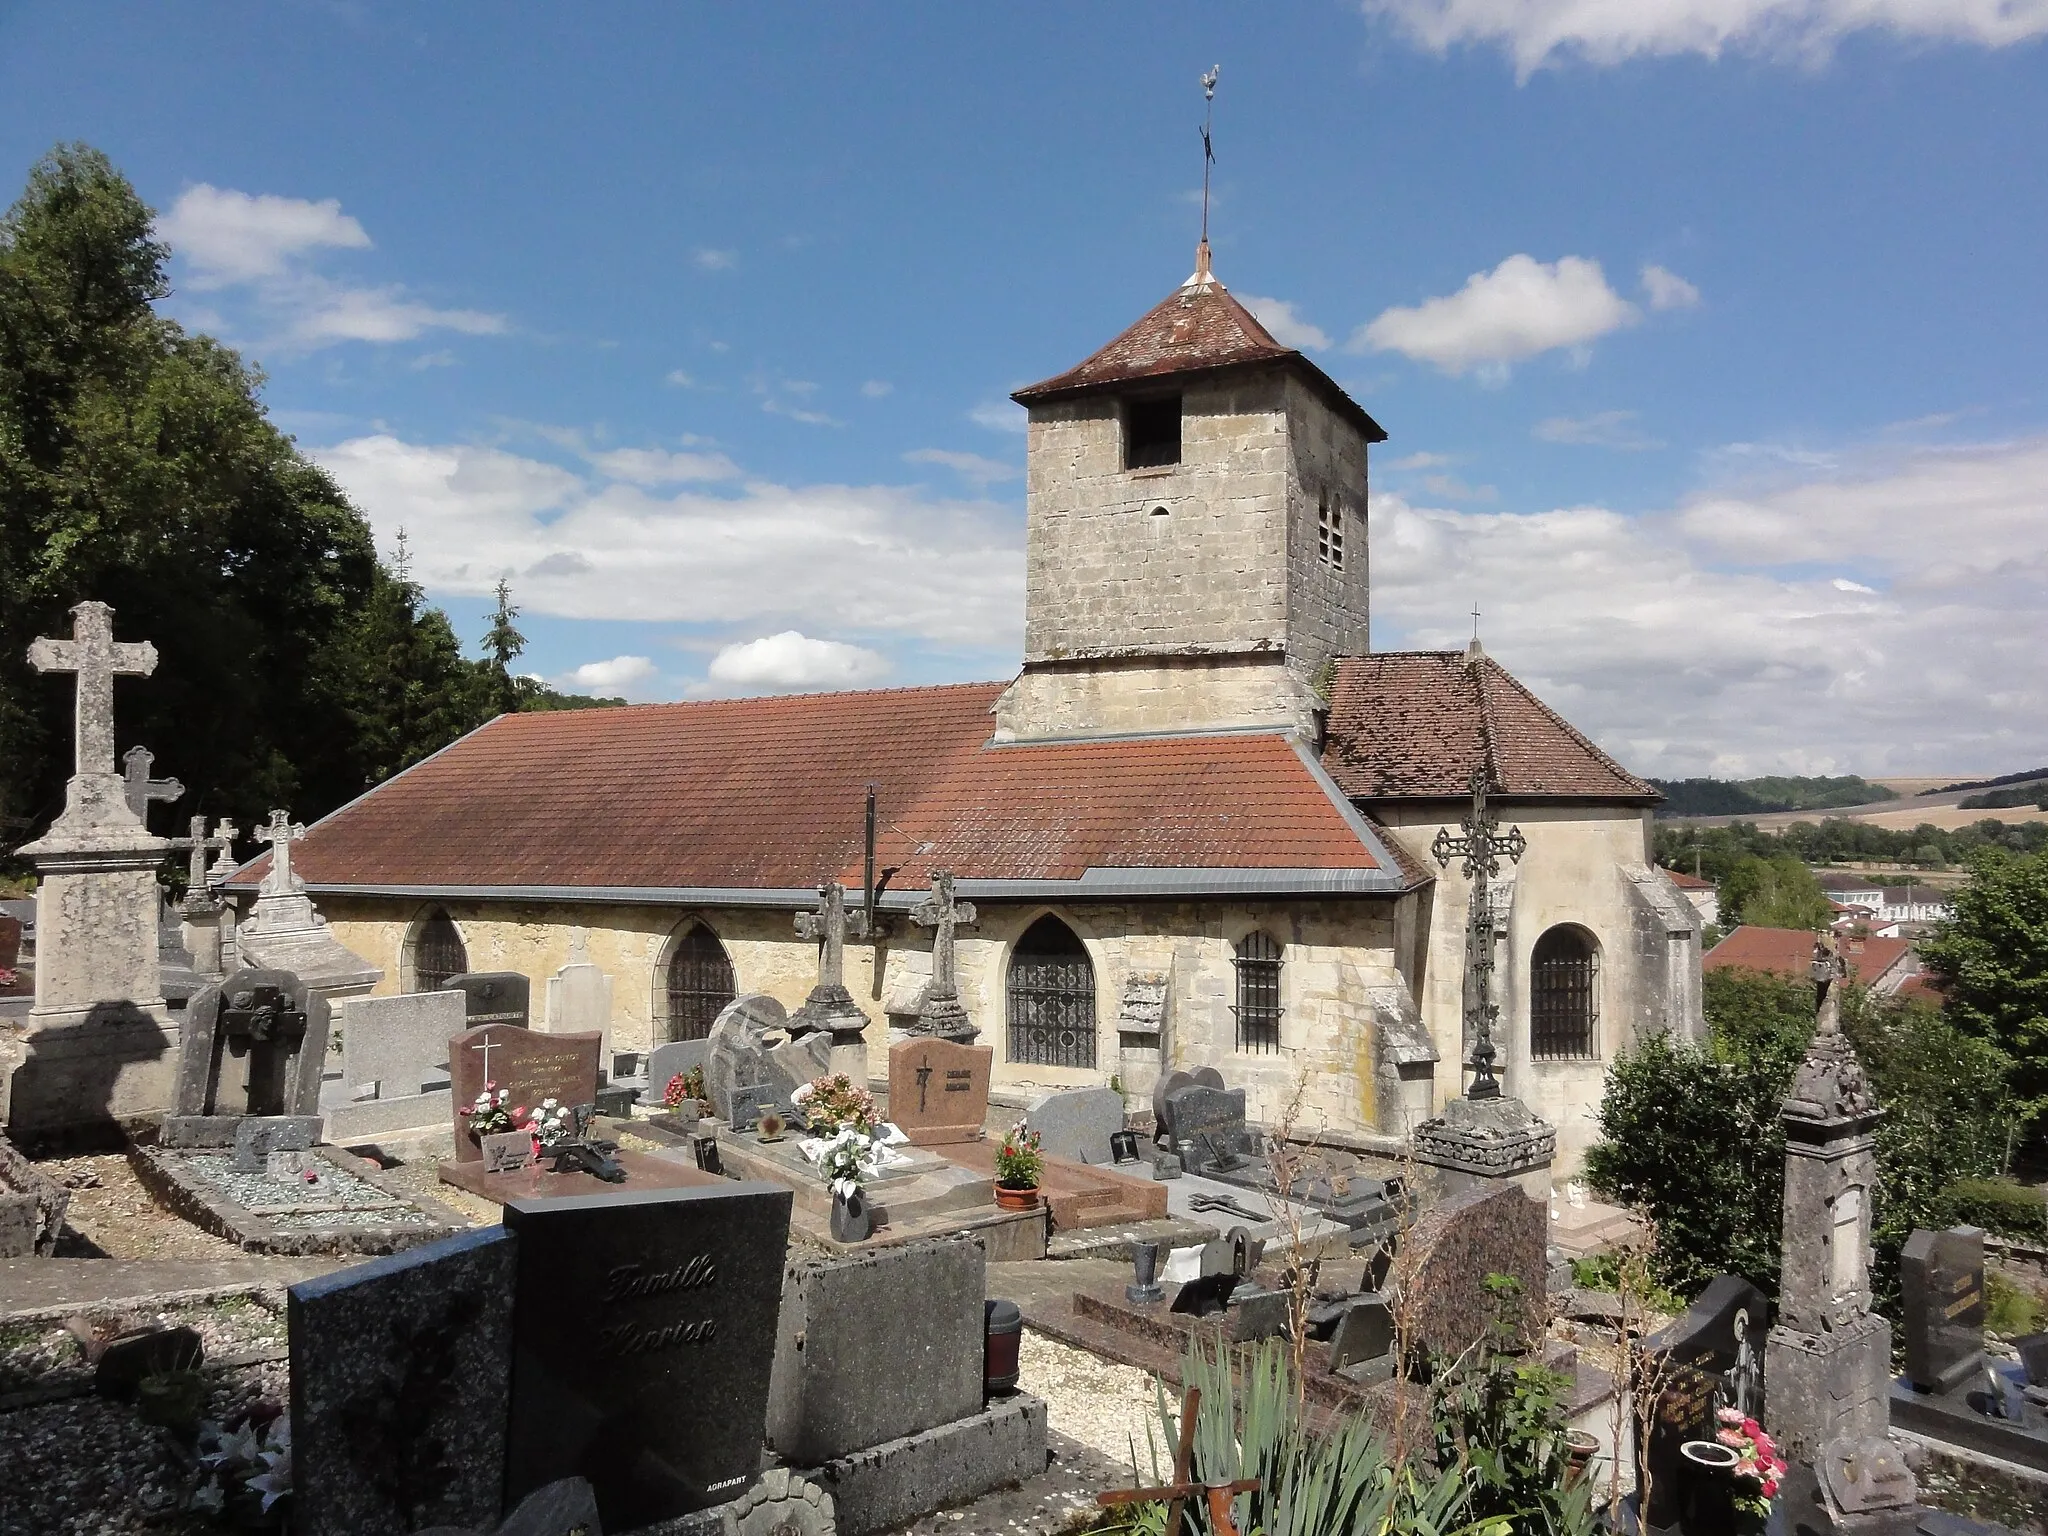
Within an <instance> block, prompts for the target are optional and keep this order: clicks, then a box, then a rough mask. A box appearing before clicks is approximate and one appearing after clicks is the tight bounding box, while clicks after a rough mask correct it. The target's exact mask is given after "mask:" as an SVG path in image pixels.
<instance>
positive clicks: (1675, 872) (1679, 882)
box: [1664, 869, 1715, 891]
mask: <svg viewBox="0 0 2048 1536" xmlns="http://www.w3.org/2000/svg"><path fill="white" fill-rule="evenodd" d="M1664 878H1665V879H1667V880H1669V881H1670V882H1671V883H1672V884H1673V885H1675V886H1677V887H1678V888H1679V889H1680V890H1681V891H1711V890H1713V889H1715V886H1714V882H1713V881H1711V880H1702V879H1701V878H1700V877H1699V876H1698V875H1688V874H1687V873H1686V872H1685V871H1684V870H1682V869H1667V870H1665V871H1664Z"/></svg>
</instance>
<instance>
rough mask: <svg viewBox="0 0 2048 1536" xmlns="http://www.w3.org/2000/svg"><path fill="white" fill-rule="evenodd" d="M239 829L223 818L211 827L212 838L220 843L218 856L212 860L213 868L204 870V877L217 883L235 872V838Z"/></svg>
mask: <svg viewBox="0 0 2048 1536" xmlns="http://www.w3.org/2000/svg"><path fill="white" fill-rule="evenodd" d="M240 831H241V829H240V828H239V827H237V826H236V825H235V824H234V823H233V822H232V821H227V820H223V821H222V822H221V823H220V825H218V826H217V827H215V828H214V829H213V838H214V841H215V842H216V843H218V844H219V845H220V857H218V858H217V859H215V860H214V861H213V868H211V869H209V870H208V871H207V872H206V878H207V879H209V880H211V881H213V882H215V883H216V884H218V883H219V882H221V881H223V880H226V879H227V877H228V876H229V875H231V874H233V873H234V872H235V838H236V837H237V835H239V833H240Z"/></svg>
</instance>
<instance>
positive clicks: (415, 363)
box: [406, 350, 455, 373]
mask: <svg viewBox="0 0 2048 1536" xmlns="http://www.w3.org/2000/svg"><path fill="white" fill-rule="evenodd" d="M454 366H455V354H454V353H453V352H448V351H445V350H444V351H440V352H422V353H421V354H420V355H419V356H418V357H416V358H414V359H413V360H412V361H411V362H409V363H407V364H406V367H408V368H410V369H411V370H412V371H413V372H414V373H425V372H426V371H427V370H428V369H429V368H453V367H454Z"/></svg>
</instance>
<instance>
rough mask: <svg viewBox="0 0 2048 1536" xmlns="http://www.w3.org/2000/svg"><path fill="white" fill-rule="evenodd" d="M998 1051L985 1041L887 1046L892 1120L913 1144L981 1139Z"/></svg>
mask: <svg viewBox="0 0 2048 1536" xmlns="http://www.w3.org/2000/svg"><path fill="white" fill-rule="evenodd" d="M995 1055H996V1053H995V1049H994V1047H992V1046H986V1045H955V1044H954V1043H953V1042H952V1041H950V1040H940V1039H936V1038H934V1039H929V1040H899V1041H897V1042H896V1044H894V1045H892V1046H890V1047H889V1120H890V1123H891V1124H893V1125H894V1126H895V1127H896V1128H897V1129H898V1130H900V1131H901V1132H903V1134H904V1135H905V1136H907V1137H909V1138H910V1142H911V1144H912V1145H913V1146H919V1147H938V1146H945V1145H947V1144H948V1143H951V1142H961V1141H976V1140H979V1139H980V1137H981V1134H982V1122H983V1121H985V1120H986V1119H987V1118H988V1080H989V1074H990V1073H991V1072H992V1071H993V1070H994V1065H995Z"/></svg>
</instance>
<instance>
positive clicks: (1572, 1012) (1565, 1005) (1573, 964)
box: [1529, 927, 1600, 1061]
mask: <svg viewBox="0 0 2048 1536" xmlns="http://www.w3.org/2000/svg"><path fill="white" fill-rule="evenodd" d="M1529 970H1530V978H1529V1055H1530V1056H1531V1058H1532V1059H1534V1060H1536V1061H1590V1060H1592V1059H1593V1058H1594V1057H1595V1056H1597V1055H1598V1054H1599V1052H1598V1050H1597V1049H1596V1047H1595V1043H1594V1042H1595V1038H1596V1031H1595V1029H1594V1026H1595V1025H1596V1024H1597V1023H1599V1020H1600V999H1599V981H1600V956H1599V954H1598V952H1597V951H1595V949H1594V948H1593V941H1592V939H1591V938H1590V937H1589V936H1588V935H1587V934H1586V933H1585V932H1584V931H1583V930H1582V929H1578V928H1570V927H1563V928H1553V929H1551V930H1550V931H1549V932H1548V933H1546V934H1544V935H1543V937H1541V938H1540V939H1538V940H1537V941H1536V952H1535V954H1534V956H1533V957H1532V958H1531V961H1530V966H1529Z"/></svg>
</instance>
